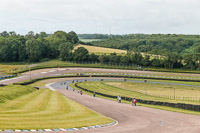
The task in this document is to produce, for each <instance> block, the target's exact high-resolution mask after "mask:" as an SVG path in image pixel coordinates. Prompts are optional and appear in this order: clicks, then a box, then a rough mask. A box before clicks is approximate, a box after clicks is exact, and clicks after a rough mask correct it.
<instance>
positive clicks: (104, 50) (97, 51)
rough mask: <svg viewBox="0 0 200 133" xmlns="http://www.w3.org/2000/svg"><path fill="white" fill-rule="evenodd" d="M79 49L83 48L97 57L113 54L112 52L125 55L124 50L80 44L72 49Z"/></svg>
mask: <svg viewBox="0 0 200 133" xmlns="http://www.w3.org/2000/svg"><path fill="white" fill-rule="evenodd" d="M79 47H84V48H86V49H87V50H88V51H89V53H94V54H97V55H101V54H110V53H114V52H115V53H117V54H126V50H119V49H112V48H104V47H96V46H89V45H81V44H79V45H76V46H75V48H74V49H77V48H79Z"/></svg>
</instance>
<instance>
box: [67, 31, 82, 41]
mask: <svg viewBox="0 0 200 133" xmlns="http://www.w3.org/2000/svg"><path fill="white" fill-rule="evenodd" d="M67 41H69V42H71V43H73V44H77V43H78V41H79V39H78V36H77V34H76V33H75V32H74V31H71V32H69V33H68V34H67Z"/></svg>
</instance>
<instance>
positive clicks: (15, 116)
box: [0, 85, 112, 130]
mask: <svg viewBox="0 0 200 133" xmlns="http://www.w3.org/2000/svg"><path fill="white" fill-rule="evenodd" d="M8 89H10V90H9V92H8V91H7V90H8ZM24 90H28V92H27V93H26V94H25V92H24ZM23 94H24V95H23ZM0 95H1V99H3V100H4V101H2V100H1V103H0V106H1V108H0V129H1V130H5V129H46V128H48V129H53V128H74V127H82V126H91V125H98V124H105V123H109V122H112V120H110V119H108V118H105V117H104V116H101V115H99V114H97V113H95V112H93V111H90V110H89V109H87V108H85V107H83V106H81V105H80V104H78V103H76V102H74V101H71V100H69V99H67V98H66V97H64V96H62V95H61V94H60V93H58V92H55V91H51V90H49V89H40V90H36V89H33V88H32V87H30V86H23V87H22V86H16V85H14V86H7V87H0ZM10 97H12V99H11V98H10ZM5 98H7V99H6V100H5ZM97 120H98V121H97Z"/></svg>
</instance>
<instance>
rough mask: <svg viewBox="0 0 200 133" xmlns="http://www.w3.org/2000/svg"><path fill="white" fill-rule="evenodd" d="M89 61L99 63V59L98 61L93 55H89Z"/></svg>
mask: <svg viewBox="0 0 200 133" xmlns="http://www.w3.org/2000/svg"><path fill="white" fill-rule="evenodd" d="M88 61H92V62H94V61H97V62H99V59H98V56H97V55H95V54H94V53H92V54H91V55H89V58H88Z"/></svg>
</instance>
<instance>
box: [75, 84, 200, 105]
mask: <svg viewBox="0 0 200 133" xmlns="http://www.w3.org/2000/svg"><path fill="white" fill-rule="evenodd" d="M78 85H79V86H80V87H83V88H86V89H89V90H92V91H96V92H100V93H104V94H109V95H114V96H118V95H120V96H122V97H123V96H126V97H135V98H138V99H142V100H151V101H162V102H171V103H188V104H200V89H199V88H198V87H190V86H180V85H166V84H151V83H130V82H111V81H103V82H95V81H94V82H93V81H88V82H82V83H78ZM71 86H73V87H74V85H73V84H71ZM174 90H175V97H174Z"/></svg>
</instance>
